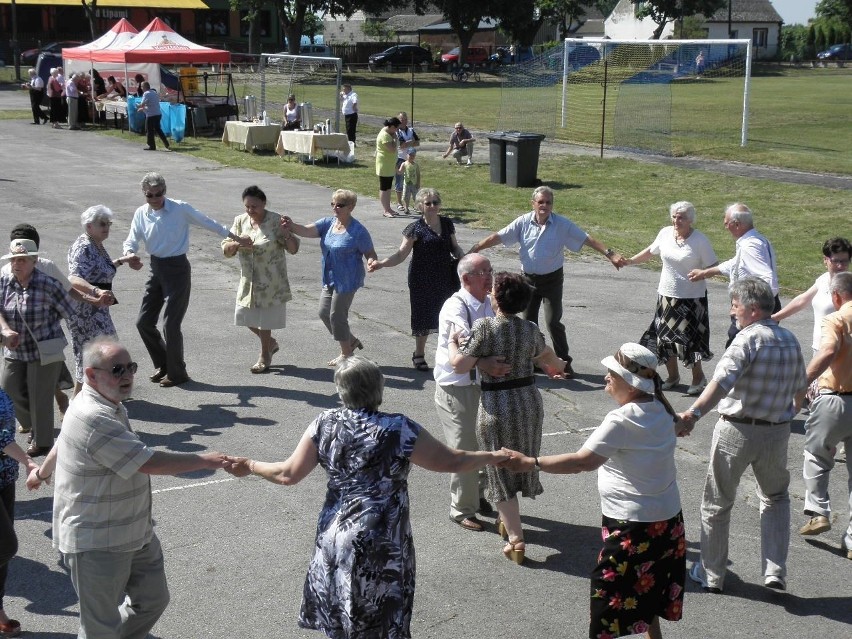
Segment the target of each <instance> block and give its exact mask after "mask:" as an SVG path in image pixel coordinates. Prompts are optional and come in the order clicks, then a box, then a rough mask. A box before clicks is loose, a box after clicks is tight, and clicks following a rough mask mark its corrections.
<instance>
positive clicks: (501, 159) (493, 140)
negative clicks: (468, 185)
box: [488, 131, 506, 184]
mask: <svg viewBox="0 0 852 639" xmlns="http://www.w3.org/2000/svg"><path fill="white" fill-rule="evenodd" d="M488 164H489V166H490V167H491V182H492V183H493V184H505V183H506V134H505V133H503V132H502V131H495V132H494V133H491V134H490V135H489V136H488Z"/></svg>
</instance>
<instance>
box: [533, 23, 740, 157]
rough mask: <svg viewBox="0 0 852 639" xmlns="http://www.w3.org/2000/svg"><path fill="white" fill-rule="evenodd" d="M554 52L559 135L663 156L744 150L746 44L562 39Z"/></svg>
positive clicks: (570, 139)
mask: <svg viewBox="0 0 852 639" xmlns="http://www.w3.org/2000/svg"><path fill="white" fill-rule="evenodd" d="M562 47H563V49H562V51H561V52H558V51H551V52H549V55H548V60H550V61H551V64H553V63H555V62H558V64H559V67H561V68H559V69H558V71H559V72H561V73H560V75H561V80H562V82H561V83H560V84H561V87H560V88H561V91H560V93H561V109H560V116H561V117H560V131H559V137H561V138H564V139H567V140H568V141H572V142H577V143H580V144H589V145H595V146H597V145H598V144H600V145H601V149H602V150H603V148H604V147H605V146H607V147H613V148H626V149H630V150H635V151H640V152H641V151H646V152H647V151H650V152H656V153H663V154H667V155H691V154H700V153H701V151H702V150H704V149H708V148H711V147H717V146H720V145H739V146H745V145H746V143H747V140H748V119H749V97H750V76H751V56H752V47H751V40H747V39H743V40H709V39H705V40H608V39H605V38H567V39H566V40H565V41H564V42H563V43H562ZM557 53H559V54H560V55H557Z"/></svg>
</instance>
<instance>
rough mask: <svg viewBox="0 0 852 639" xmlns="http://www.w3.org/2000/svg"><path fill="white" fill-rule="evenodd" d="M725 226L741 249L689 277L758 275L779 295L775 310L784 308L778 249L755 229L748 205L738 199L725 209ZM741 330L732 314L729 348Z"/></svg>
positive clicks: (732, 280) (774, 293)
mask: <svg viewBox="0 0 852 639" xmlns="http://www.w3.org/2000/svg"><path fill="white" fill-rule="evenodd" d="M725 228H726V229H728V232H729V233H730V234H731V235H733V237H734V239H735V240H736V247H737V252H736V253H735V254H734V257H732V258H731V259H729V260H727V261H726V262H722V263H721V264H718V265H717V266H711V267H710V268H705V269H695V270H693V271H690V272H689V276H688V277H689V280H690V281H691V282H697V281H699V280H703V279H707V278H708V277H713V276H714V275H724V276H725V277H727V278H728V279H729V280H730V284H731V285H733V284H734V282H736V281H737V280H740V279H743V278H744V277H757V278H760V279H762V280H763V281H764V282H766V283H767V284H769V288H770V289H772V294H773V295H774V296H775V310H774V311H772V312H773V313H777V312H778V311H780V310H781V300H780V299H779V297H778V267H777V265H776V262H775V251H774V249H773V248H772V244H771V243H770V242H769V240H767V239H766V238H765V237H764V236H763V235H761V234H760V233H758V232H757V230H756V229H755V228H754V216H753V214H752V212H751V209H749V208H748V207H747V206H746V205H745V204H743V203H742V202H737V203H735V204H731V205H730V206H729V207H728V208H727V209H725ZM738 332H739V329H738V328H737V325H736V321H735V319H734V316H733V315H732V316H731V327H730V328H729V329H728V341H727V343H726V344H725V348H727V347H728V346H730V345H731V342H732V341H733V339H734V337H735V336H736V334H737V333H738Z"/></svg>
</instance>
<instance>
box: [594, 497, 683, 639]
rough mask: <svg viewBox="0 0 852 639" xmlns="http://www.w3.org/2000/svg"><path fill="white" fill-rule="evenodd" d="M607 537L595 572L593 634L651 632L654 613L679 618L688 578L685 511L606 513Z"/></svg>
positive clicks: (604, 637) (599, 637) (598, 638)
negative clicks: (626, 517) (648, 517)
mask: <svg viewBox="0 0 852 639" xmlns="http://www.w3.org/2000/svg"><path fill="white" fill-rule="evenodd" d="M601 536H602V537H603V542H604V545H603V548H602V549H601V553H600V555H599V556H598V565H597V566H595V569H594V570H593V571H592V576H591V622H590V624H589V637H590V639H610V638H611V637H621V636H623V635H632V634H640V633H643V632H646V631H647V630H648V627H649V626H650V625H651V622H653V621H654V617H662V618H663V619H667V620H668V621H678V620H679V619H680V618H681V614H682V613H683V591H684V582H685V580H686V536H685V533H684V525H683V513H678V514H677V515H675V516H674V517H672V518H671V519H668V520H666V521H654V522H647V521H621V520H617V519H611V518H609V517H603V518H602V523H601Z"/></svg>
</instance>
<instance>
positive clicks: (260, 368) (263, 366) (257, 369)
mask: <svg viewBox="0 0 852 639" xmlns="http://www.w3.org/2000/svg"><path fill="white" fill-rule="evenodd" d="M249 370H250V371H251V372H252V373H268V372H269V362H267V361H266V360H265V359H263V355H261V356H260V357H259V358H258V359H257V363H256V364H255V365H254V366H252V367H251V368H250V369H249Z"/></svg>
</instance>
